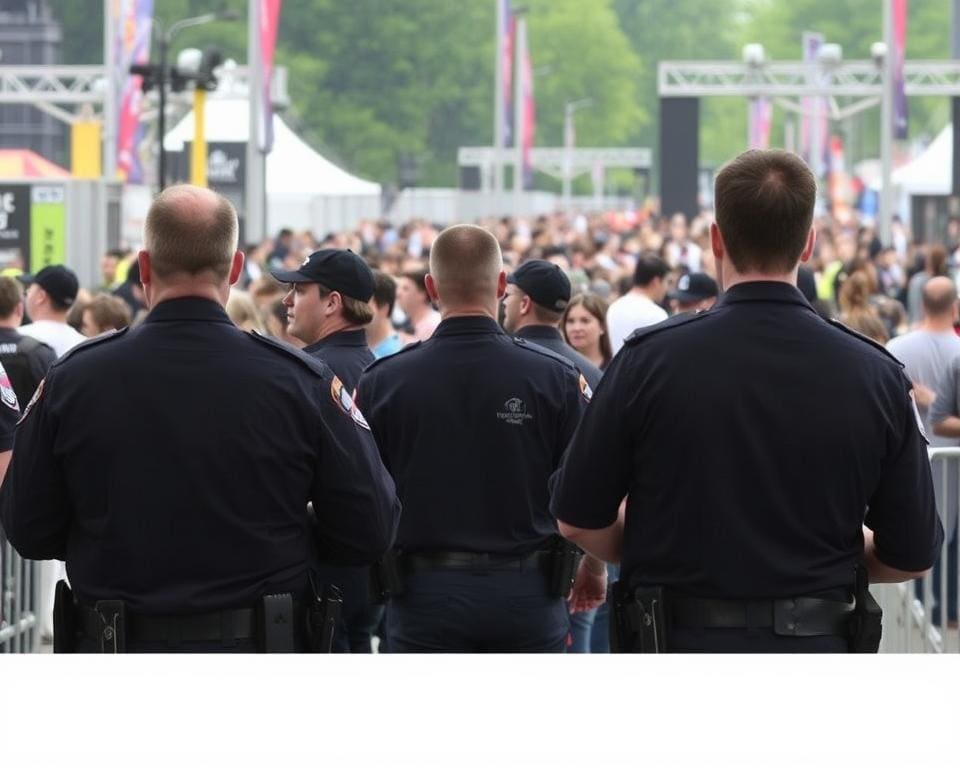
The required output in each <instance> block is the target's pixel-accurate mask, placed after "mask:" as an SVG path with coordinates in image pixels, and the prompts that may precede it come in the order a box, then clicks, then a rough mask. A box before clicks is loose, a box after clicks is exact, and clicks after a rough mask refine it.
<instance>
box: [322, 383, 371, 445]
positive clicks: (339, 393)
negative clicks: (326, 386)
mask: <svg viewBox="0 0 960 768" xmlns="http://www.w3.org/2000/svg"><path fill="white" fill-rule="evenodd" d="M330 397H331V398H332V399H333V402H334V403H335V404H336V406H337V408H339V409H340V410H341V411H343V412H344V413H345V414H347V416H349V417H350V418H351V419H353V422H354V423H355V424H356V425H357V426H358V427H361V428H363V429H365V430H367V431H368V432H369V431H370V425H369V424H367V420H366V419H365V418H363V414H362V413H360V409H359V408H358V407H357V402H356V400H354V399H353V396H352V395H351V394H350V393H349V392H347V388H346V387H345V386H343V382H342V381H340V378H339V377H338V376H334V377H333V381H331V382H330Z"/></svg>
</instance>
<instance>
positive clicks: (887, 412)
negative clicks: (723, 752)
mask: <svg viewBox="0 0 960 768" xmlns="http://www.w3.org/2000/svg"><path fill="white" fill-rule="evenodd" d="M910 389H911V383H910V381H909V380H908V379H907V377H906V376H905V375H904V374H903V371H902V369H901V366H900V364H899V363H898V362H897V361H896V360H894V359H893V358H892V357H891V356H890V355H888V354H887V353H886V352H885V351H884V350H883V349H882V348H881V347H879V346H877V345H874V344H873V343H871V342H869V341H867V340H866V339H864V338H863V337H861V336H859V335H857V334H854V333H853V332H852V331H849V330H846V329H841V328H839V327H836V326H834V325H832V324H830V323H828V322H827V321H825V320H823V319H821V318H820V316H819V315H817V314H816V312H814V310H813V308H812V307H811V306H810V305H809V304H808V303H807V302H806V300H805V299H804V298H803V297H802V295H801V294H800V292H799V291H797V290H796V289H795V288H794V287H792V286H790V285H787V284H785V283H776V282H753V283H744V284H739V285H736V286H733V287H732V288H731V289H730V290H728V291H727V292H726V293H725V294H723V296H722V297H721V299H720V301H719V302H718V303H717V304H716V305H715V307H714V308H713V309H711V310H709V311H707V312H703V313H698V314H695V315H694V314H690V315H681V316H677V317H674V318H671V319H670V320H666V321H664V322H663V323H660V324H658V325H655V326H650V327H648V328H645V329H642V330H640V331H638V332H636V333H635V334H634V335H633V337H632V338H631V339H630V340H629V341H628V343H627V344H626V346H625V348H624V349H623V350H622V351H621V352H620V354H619V355H617V357H616V358H614V360H613V362H612V363H611V365H610V367H609V368H608V369H607V371H606V374H605V376H604V378H603V382H602V383H601V384H600V386H599V388H598V389H597V392H596V394H595V396H594V398H593V402H592V404H591V406H590V408H589V409H588V410H587V413H586V415H585V416H584V419H583V422H582V423H581V426H580V430H579V431H578V433H577V436H576V438H575V439H574V441H573V443H572V444H571V447H570V452H569V454H568V455H567V457H566V460H565V462H564V466H563V468H562V470H561V472H560V473H559V476H558V480H557V484H556V487H555V488H554V497H553V499H552V505H551V506H552V509H553V511H554V512H555V514H556V516H557V518H558V519H560V520H563V521H564V522H566V523H569V524H570V525H574V526H577V527H581V528H594V529H596V528H603V527H606V526H608V525H610V524H612V523H613V522H614V520H615V519H616V515H617V506H618V504H619V503H620V500H621V499H622V498H623V497H624V496H625V495H628V506H627V515H626V524H625V531H624V545H623V560H622V563H623V568H624V572H625V573H626V574H627V576H626V578H628V579H629V580H630V582H631V583H633V584H647V585H668V586H672V587H675V588H677V589H678V590H680V591H683V592H686V593H688V594H693V595H698V596H703V597H730V598H750V597H753V598H764V597H789V596H797V595H804V594H811V593H818V592H825V591H830V590H834V589H839V588H845V587H852V584H853V571H854V565H855V563H857V562H858V561H859V560H861V559H862V555H863V536H862V528H861V524H862V523H864V521H865V522H866V525H867V526H868V527H870V528H871V529H873V530H874V531H875V543H876V548H877V554H878V556H879V558H880V559H881V560H882V561H883V562H884V563H886V564H887V565H890V566H892V567H894V568H900V569H903V570H923V569H925V568H927V567H929V566H930V565H931V564H932V562H933V561H934V559H935V558H936V556H937V554H938V553H939V551H940V545H941V541H942V537H943V529H942V527H941V525H940V521H939V518H938V516H937V512H936V508H935V505H934V499H933V490H932V487H931V480H930V469H929V464H928V460H927V450H926V447H927V446H926V441H925V439H924V437H923V435H922V434H921V432H920V428H919V427H918V420H917V416H916V410H915V408H914V406H913V403H912V400H911V396H910Z"/></svg>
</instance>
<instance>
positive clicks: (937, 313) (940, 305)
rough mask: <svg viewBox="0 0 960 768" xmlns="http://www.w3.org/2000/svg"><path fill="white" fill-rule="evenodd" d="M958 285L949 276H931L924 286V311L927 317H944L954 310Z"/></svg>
mask: <svg viewBox="0 0 960 768" xmlns="http://www.w3.org/2000/svg"><path fill="white" fill-rule="evenodd" d="M956 303H957V287H956V286H955V285H954V284H953V280H951V279H950V278H949V277H931V278H930V279H929V280H927V282H926V284H925V285H924V286H923V312H924V314H925V315H926V316H927V317H943V316H944V315H949V314H951V313H952V312H953V306H954V304H956Z"/></svg>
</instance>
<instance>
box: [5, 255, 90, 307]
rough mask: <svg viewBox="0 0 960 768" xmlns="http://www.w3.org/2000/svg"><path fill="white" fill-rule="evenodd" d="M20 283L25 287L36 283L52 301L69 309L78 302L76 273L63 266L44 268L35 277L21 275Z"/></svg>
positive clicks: (56, 265) (78, 284) (78, 283)
mask: <svg viewBox="0 0 960 768" xmlns="http://www.w3.org/2000/svg"><path fill="white" fill-rule="evenodd" d="M20 282H22V283H23V284H24V285H30V283H36V284H37V285H39V286H40V287H41V288H43V290H45V291H46V292H47V293H48V294H50V298H51V299H53V300H54V301H57V302H59V303H60V304H63V305H65V306H68V307H69V306H72V305H73V302H74V301H76V299H77V292H78V291H79V290H80V281H79V280H77V275H76V273H75V272H74V271H73V270H72V269H67V267H64V266H63V265H61V264H55V265H53V266H51V267H44V268H43V269H41V270H40V271H39V272H37V274H35V275H20Z"/></svg>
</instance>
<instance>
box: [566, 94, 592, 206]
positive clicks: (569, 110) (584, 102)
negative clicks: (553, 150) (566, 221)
mask: <svg viewBox="0 0 960 768" xmlns="http://www.w3.org/2000/svg"><path fill="white" fill-rule="evenodd" d="M592 105H593V99H591V98H586V99H571V100H570V101H567V102H566V103H565V104H564V105H563V210H564V211H565V212H567V213H569V212H570V207H571V188H572V186H573V150H574V147H575V145H576V135H575V133H574V125H573V115H574V113H575V112H576V111H577V110H578V109H584V108H585V107H589V106H592Z"/></svg>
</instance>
